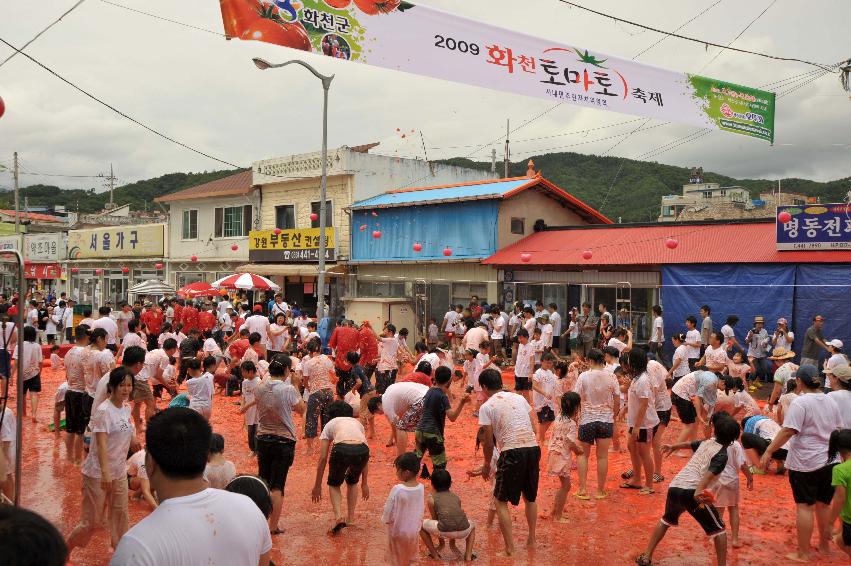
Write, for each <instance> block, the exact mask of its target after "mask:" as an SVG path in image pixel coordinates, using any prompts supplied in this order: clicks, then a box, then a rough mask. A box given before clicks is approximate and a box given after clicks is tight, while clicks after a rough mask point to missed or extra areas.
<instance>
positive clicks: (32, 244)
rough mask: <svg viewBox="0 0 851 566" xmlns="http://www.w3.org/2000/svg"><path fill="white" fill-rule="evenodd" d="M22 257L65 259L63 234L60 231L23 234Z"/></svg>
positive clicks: (30, 258) (52, 259)
mask: <svg viewBox="0 0 851 566" xmlns="http://www.w3.org/2000/svg"><path fill="white" fill-rule="evenodd" d="M24 257H25V258H26V260H27V261H59V260H61V259H65V257H66V256H65V241H64V235H63V234H60V233H54V234H27V235H25V236H24Z"/></svg>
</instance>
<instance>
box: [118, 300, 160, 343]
mask: <svg viewBox="0 0 851 566" xmlns="http://www.w3.org/2000/svg"><path fill="white" fill-rule="evenodd" d="M169 308H171V307H169ZM172 313H174V310H172ZM112 316H113V317H115V325H116V326H117V327H118V335H119V336H121V337H124V335H125V334H127V333H128V332H129V331H130V329H129V328H128V327H127V324H128V323H129V322H130V321H131V320H133V311H129V312H124V311H115V312H114V313H113V315H112Z"/></svg>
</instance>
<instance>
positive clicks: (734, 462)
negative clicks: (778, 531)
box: [712, 413, 753, 548]
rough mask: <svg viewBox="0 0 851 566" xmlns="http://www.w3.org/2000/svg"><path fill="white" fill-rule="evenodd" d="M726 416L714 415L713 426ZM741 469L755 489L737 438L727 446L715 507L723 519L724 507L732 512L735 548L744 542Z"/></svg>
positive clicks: (749, 489)
mask: <svg viewBox="0 0 851 566" xmlns="http://www.w3.org/2000/svg"><path fill="white" fill-rule="evenodd" d="M725 416H726V415H725V414H724V413H716V414H714V415H712V424H713V426H714V425H715V423H717V422H718V419H721V418H723V417H725ZM739 470H741V472H742V473H743V474H745V479H746V480H747V487H748V491H753V474H751V471H750V467H749V466H748V463H747V459H746V458H745V450H744V448H742V445H741V444H740V443H739V441H738V440H735V441H733V443H732V444H730V446H728V447H727V466H725V467H724V471H723V472H721V476H720V477H719V478H718V489H717V490H716V491H715V507H717V508H718V514H719V515H720V517H721V519H723V518H724V509H729V512H730V534H731V535H732V538H733V540H732V541H730V544H731V545H732V546H733V548H740V547H741V546H742V542H741V541H740V540H739V502H740V501H741V495H740V493H739Z"/></svg>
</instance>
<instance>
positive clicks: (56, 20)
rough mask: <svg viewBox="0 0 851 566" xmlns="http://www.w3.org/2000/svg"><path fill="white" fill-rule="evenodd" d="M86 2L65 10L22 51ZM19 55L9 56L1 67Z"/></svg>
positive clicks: (79, 1)
mask: <svg viewBox="0 0 851 566" xmlns="http://www.w3.org/2000/svg"><path fill="white" fill-rule="evenodd" d="M85 1H86V0H77V2H76V3H75V4H74V5H73V6H71V7H70V8H68V9H67V10H65V12H63V13H62V15H61V16H59V17H58V18H56V19H55V20H53V21H52V22H50V24H48V26H47V27H46V28H44V29H43V30H41V31H40V32H38V33H37V34H35V37H33V38H32V39H31V40H29V41H28V42H26V43H25V44H24V45H23V46H22V47H21V49H22V50H23V49H26V48H27V47H29V46H30V45H32V43H33V42H34V41H35V40H37V39H38V38H39V37H41V36H42V35H44V34H45V33H46V32H47V30H49V29H50V28H52V27H53V26H55V25H56V24H58V23H59V22H61V21H62V18H64V17H65V16H67V15H68V14H70V13H71V12H73V11H74V10H76V9H77V7H78V6H80V4H82V3H83V2H85ZM18 53H19V52H18V51H15V52H13V53H12V54H11V55H9V56H8V57H6V58H5V59H3V61H0V67H2V66H3V65H5V64H6V63H8V62H9V61H11V60H12V59H13V58H14V57H15V55H17V54H18Z"/></svg>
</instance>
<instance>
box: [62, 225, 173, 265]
mask: <svg viewBox="0 0 851 566" xmlns="http://www.w3.org/2000/svg"><path fill="white" fill-rule="evenodd" d="M164 235H165V224H138V225H134V226H111V227H108V228H94V229H92V230H71V231H69V232H68V259H85V258H112V257H115V258H121V257H163V256H164V255H165V238H164Z"/></svg>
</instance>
